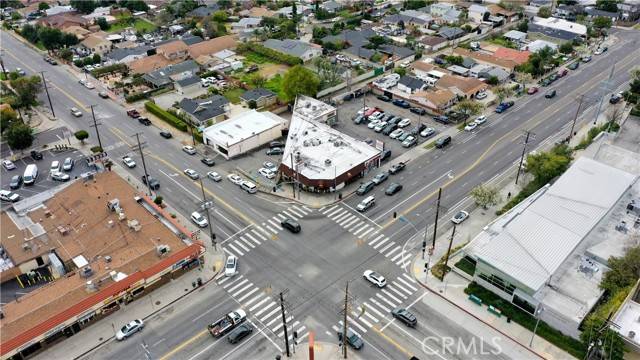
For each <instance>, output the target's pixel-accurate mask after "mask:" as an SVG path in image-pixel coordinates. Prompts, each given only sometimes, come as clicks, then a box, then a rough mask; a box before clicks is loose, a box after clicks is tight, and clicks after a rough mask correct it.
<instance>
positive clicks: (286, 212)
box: [282, 210, 298, 220]
mask: <svg viewBox="0 0 640 360" xmlns="http://www.w3.org/2000/svg"><path fill="white" fill-rule="evenodd" d="M282 212H283V213H285V214H287V216H288V217H290V218H292V219H293V220H298V217H297V216H295V215H293V214H292V213H291V212H288V211H287V210H282Z"/></svg>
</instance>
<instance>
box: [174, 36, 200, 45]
mask: <svg viewBox="0 0 640 360" xmlns="http://www.w3.org/2000/svg"><path fill="white" fill-rule="evenodd" d="M180 40H182V41H183V42H184V43H185V44H187V45H189V46H190V45H193V44H197V43H199V42H203V41H204V39H202V38H201V37H200V36H194V35H185V36H183V37H182V38H181V39H180Z"/></svg>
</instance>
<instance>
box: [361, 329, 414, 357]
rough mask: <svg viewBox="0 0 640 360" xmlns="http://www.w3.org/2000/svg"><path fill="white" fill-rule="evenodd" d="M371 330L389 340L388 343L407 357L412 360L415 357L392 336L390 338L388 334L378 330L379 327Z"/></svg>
mask: <svg viewBox="0 0 640 360" xmlns="http://www.w3.org/2000/svg"><path fill="white" fill-rule="evenodd" d="M371 329H373V331H375V332H376V334H378V335H380V337H381V338H383V339H385V340H387V342H389V343H390V344H391V345H393V346H395V347H396V348H397V349H398V350H400V351H402V352H403V353H405V354H406V355H407V357H409V358H411V357H412V356H413V354H412V353H411V352H409V350H407V349H405V348H404V347H403V346H402V345H400V344H399V343H398V342H397V341H395V340H393V339H392V338H391V337H390V336H388V335H387V334H384V333H383V332H382V331H380V330H378V327H377V325H376V326H374V327H372V328H371Z"/></svg>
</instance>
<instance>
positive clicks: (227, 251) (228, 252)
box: [222, 247, 235, 256]
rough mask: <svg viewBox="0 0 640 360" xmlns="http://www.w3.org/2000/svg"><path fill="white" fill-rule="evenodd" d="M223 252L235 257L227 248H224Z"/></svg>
mask: <svg viewBox="0 0 640 360" xmlns="http://www.w3.org/2000/svg"><path fill="white" fill-rule="evenodd" d="M222 250H224V252H226V253H227V254H229V255H231V256H235V255H234V254H233V253H232V252H231V251H229V250H227V248H226V247H223V248H222Z"/></svg>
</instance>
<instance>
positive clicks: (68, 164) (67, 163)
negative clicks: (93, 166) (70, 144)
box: [62, 157, 76, 171]
mask: <svg viewBox="0 0 640 360" xmlns="http://www.w3.org/2000/svg"><path fill="white" fill-rule="evenodd" d="M75 164H76V162H75V160H73V159H72V158H70V157H68V158H65V159H64V162H63V163H62V170H64V171H71V170H73V166H74V165H75Z"/></svg>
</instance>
